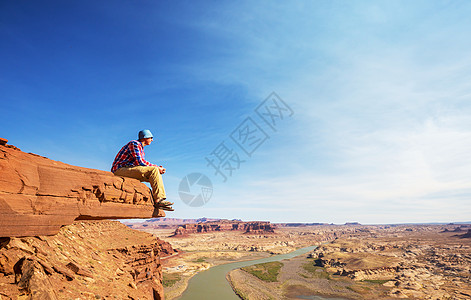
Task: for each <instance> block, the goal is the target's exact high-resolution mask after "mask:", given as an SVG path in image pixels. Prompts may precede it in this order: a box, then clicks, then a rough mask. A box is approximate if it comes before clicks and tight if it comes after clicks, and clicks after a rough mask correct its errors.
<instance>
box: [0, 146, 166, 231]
mask: <svg viewBox="0 0 471 300" xmlns="http://www.w3.org/2000/svg"><path fill="white" fill-rule="evenodd" d="M6 143H7V141H6V140H5V139H2V141H1V142H0V237H21V236H36V235H52V234H56V233H57V232H58V231H59V229H60V227H61V226H63V225H68V224H72V222H73V221H74V220H100V219H127V218H133V219H134V218H151V217H162V216H165V213H164V212H163V211H162V210H159V209H158V208H156V207H155V206H154V203H153V200H152V196H151V193H150V190H149V188H148V187H147V186H146V185H144V184H143V183H141V182H139V181H138V180H136V179H131V178H122V177H117V176H114V175H113V174H112V173H111V172H105V171H100V170H95V169H88V168H82V167H76V166H72V165H68V164H65V163H62V162H58V161H53V160H50V159H47V158H45V157H42V156H39V155H36V154H32V153H24V152H22V151H20V149H18V148H16V147H15V146H11V145H7V144H6Z"/></svg>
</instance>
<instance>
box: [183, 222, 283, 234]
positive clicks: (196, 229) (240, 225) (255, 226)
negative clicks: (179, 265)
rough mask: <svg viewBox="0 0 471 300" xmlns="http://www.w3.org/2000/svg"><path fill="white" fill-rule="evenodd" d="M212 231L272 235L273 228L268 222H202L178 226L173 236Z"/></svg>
mask: <svg viewBox="0 0 471 300" xmlns="http://www.w3.org/2000/svg"><path fill="white" fill-rule="evenodd" d="M212 231H241V232H244V233H251V234H266V233H274V232H275V226H274V225H273V224H271V223H270V222H263V221H254V222H242V221H229V220H220V221H214V222H204V223H198V224H184V225H181V226H179V227H178V228H177V229H176V230H175V232H174V236H181V235H187V234H190V233H203V232H212Z"/></svg>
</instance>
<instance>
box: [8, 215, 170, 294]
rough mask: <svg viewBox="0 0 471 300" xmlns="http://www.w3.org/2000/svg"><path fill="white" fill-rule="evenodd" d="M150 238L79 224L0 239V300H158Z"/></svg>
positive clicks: (156, 245)
mask: <svg viewBox="0 0 471 300" xmlns="http://www.w3.org/2000/svg"><path fill="white" fill-rule="evenodd" d="M163 247H165V248H166V252H170V254H171V253H172V252H173V250H172V249H171V247H170V248H169V245H168V244H167V243H165V242H163V241H161V240H159V239H158V238H156V237H155V236H153V235H151V234H148V233H144V232H139V231H135V230H132V229H129V228H127V227H126V226H125V225H123V224H121V223H119V222H116V221H83V222H75V223H74V224H72V225H68V226H64V227H62V228H61V229H60V231H59V233H58V234H56V235H55V236H39V237H26V238H0V299H163V298H164V296H163V287H162V266H161V262H160V257H161V256H163V254H164V253H163V252H164V251H163V250H162V248H163Z"/></svg>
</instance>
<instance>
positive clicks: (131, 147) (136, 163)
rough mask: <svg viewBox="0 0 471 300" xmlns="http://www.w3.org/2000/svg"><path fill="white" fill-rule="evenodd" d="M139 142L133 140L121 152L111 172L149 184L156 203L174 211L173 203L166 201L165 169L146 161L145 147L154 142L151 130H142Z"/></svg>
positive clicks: (164, 208) (162, 207)
mask: <svg viewBox="0 0 471 300" xmlns="http://www.w3.org/2000/svg"><path fill="white" fill-rule="evenodd" d="M138 138H139V139H138V140H133V141H130V142H129V143H127V144H126V145H124V146H123V148H121V150H119V152H118V154H117V155H116V158H115V159H114V161H113V166H112V167H111V172H113V174H114V175H117V176H123V177H131V178H136V179H138V180H140V181H146V182H149V183H150V185H151V186H152V196H153V198H154V202H155V203H156V204H157V206H159V207H160V208H161V209H163V210H168V211H173V210H174V209H173V208H172V205H173V203H172V202H169V201H165V199H166V195H165V189H164V183H163V180H162V174H164V173H165V168H164V167H162V166H157V165H154V164H151V163H150V162H148V161H146V160H145V153H144V147H145V146H148V145H150V144H151V143H152V141H153V140H154V136H153V135H152V133H151V132H150V130H147V129H145V130H141V131H139V134H138Z"/></svg>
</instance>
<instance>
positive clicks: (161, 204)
mask: <svg viewBox="0 0 471 300" xmlns="http://www.w3.org/2000/svg"><path fill="white" fill-rule="evenodd" d="M173 204H174V203H173V202H170V201H165V200H162V201H159V202H157V205H158V206H172V205H173Z"/></svg>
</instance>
